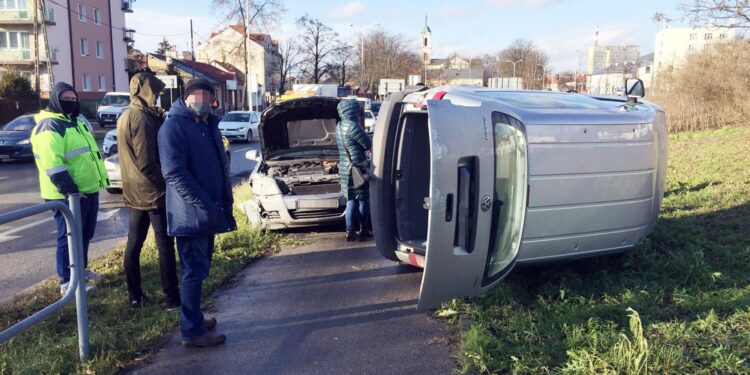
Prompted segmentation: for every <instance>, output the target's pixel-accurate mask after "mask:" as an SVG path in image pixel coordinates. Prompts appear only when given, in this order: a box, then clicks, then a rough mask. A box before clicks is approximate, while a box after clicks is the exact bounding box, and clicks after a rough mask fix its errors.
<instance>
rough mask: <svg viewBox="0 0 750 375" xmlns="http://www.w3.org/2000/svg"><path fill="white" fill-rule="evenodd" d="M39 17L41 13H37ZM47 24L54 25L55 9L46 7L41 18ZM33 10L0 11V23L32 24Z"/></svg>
mask: <svg viewBox="0 0 750 375" xmlns="http://www.w3.org/2000/svg"><path fill="white" fill-rule="evenodd" d="M39 16H40V18H42V17H41V14H40V15H39ZM42 19H43V20H44V23H46V24H47V25H55V11H54V9H52V8H47V10H46V11H45V14H44V17H43V18H42ZM33 24H34V10H33V9H32V10H15V11H2V12H0V25H33Z"/></svg>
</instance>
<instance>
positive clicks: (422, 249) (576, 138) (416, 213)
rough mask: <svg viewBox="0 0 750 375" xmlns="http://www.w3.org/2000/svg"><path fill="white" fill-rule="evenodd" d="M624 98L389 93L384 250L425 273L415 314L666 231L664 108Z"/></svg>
mask: <svg viewBox="0 0 750 375" xmlns="http://www.w3.org/2000/svg"><path fill="white" fill-rule="evenodd" d="M626 88H627V89H626V90H625V92H626V93H627V94H628V97H591V96H587V95H581V94H566V93H557V92H544V91H500V90H496V89H488V88H480V87H474V86H446V87H439V88H435V89H427V88H423V89H421V90H419V91H415V92H402V93H394V94H392V95H391V96H390V97H389V99H388V100H386V101H385V102H384V103H383V108H382V110H381V111H380V114H379V116H378V124H377V127H376V129H375V135H374V146H373V160H372V165H373V166H372V178H371V180H370V181H371V184H370V192H371V194H370V201H371V207H372V218H373V232H374V234H375V241H376V246H377V248H378V250H379V251H380V252H381V254H382V255H383V256H385V257H387V258H389V259H392V260H395V261H400V262H404V263H408V264H411V265H414V266H417V267H422V268H424V273H423V276H422V287H421V291H420V296H419V303H418V307H419V308H421V309H430V308H434V307H437V306H439V305H440V303H442V302H443V301H445V300H448V299H450V298H456V297H463V296H477V295H479V294H481V293H483V292H484V291H486V290H488V289H489V288H492V287H493V286H495V285H497V284H498V283H499V282H500V281H501V280H502V279H503V278H504V277H505V276H506V275H507V274H508V273H509V272H510V271H511V270H512V269H513V267H514V265H516V264H521V263H527V264H528V263H539V262H547V261H551V260H566V259H576V258H584V257H591V256H600V255H605V254H613V253H618V252H623V251H627V250H629V249H632V248H633V247H634V246H635V244H637V243H638V242H639V241H640V240H641V239H643V238H644V237H646V236H648V235H650V234H651V233H652V232H653V230H654V227H655V226H656V220H657V217H658V214H659V210H660V206H661V202H662V197H663V195H664V185H665V176H666V173H667V170H666V167H667V128H666V117H665V114H664V112H663V111H662V110H661V109H660V108H659V107H657V106H655V105H652V104H649V103H646V102H643V101H639V100H638V98H640V97H643V82H641V81H640V80H628V83H627V85H626Z"/></svg>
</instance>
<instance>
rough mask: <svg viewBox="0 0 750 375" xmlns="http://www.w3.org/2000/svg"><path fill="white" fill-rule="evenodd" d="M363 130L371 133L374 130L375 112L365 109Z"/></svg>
mask: <svg viewBox="0 0 750 375" xmlns="http://www.w3.org/2000/svg"><path fill="white" fill-rule="evenodd" d="M365 131H366V132H368V133H370V134H372V133H374V132H375V114H374V113H372V111H371V110H369V109H366V110H365Z"/></svg>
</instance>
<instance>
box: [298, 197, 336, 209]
mask: <svg viewBox="0 0 750 375" xmlns="http://www.w3.org/2000/svg"><path fill="white" fill-rule="evenodd" d="M338 207H339V200H338V199H300V200H299V201H297V209H315V208H338Z"/></svg>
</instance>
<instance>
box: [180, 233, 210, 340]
mask: <svg viewBox="0 0 750 375" xmlns="http://www.w3.org/2000/svg"><path fill="white" fill-rule="evenodd" d="M176 240H177V253H178V254H179V255H180V267H181V268H182V287H181V288H180V304H181V305H182V306H181V307H180V333H181V334H182V339H183V340H193V339H197V338H199V337H201V336H203V335H205V334H206V328H205V327H204V326H203V313H202V312H201V293H202V292H203V280H205V279H206V278H207V277H208V271H209V269H210V268H211V256H212V255H213V252H214V236H201V237H177V238H176Z"/></svg>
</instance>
